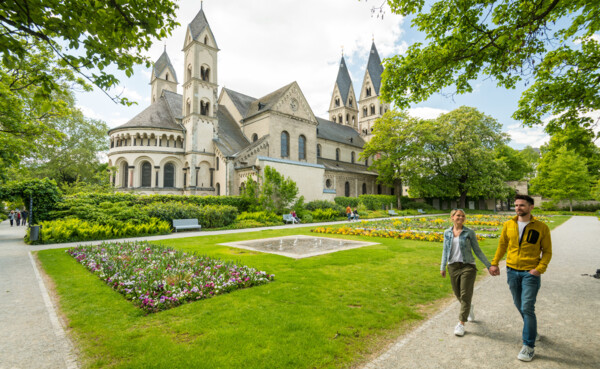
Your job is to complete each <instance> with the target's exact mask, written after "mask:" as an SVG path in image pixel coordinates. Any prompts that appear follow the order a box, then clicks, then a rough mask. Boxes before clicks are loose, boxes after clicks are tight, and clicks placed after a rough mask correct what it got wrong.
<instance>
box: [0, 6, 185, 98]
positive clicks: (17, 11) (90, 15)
mask: <svg viewBox="0 0 600 369" xmlns="http://www.w3.org/2000/svg"><path fill="white" fill-rule="evenodd" d="M177 8H178V5H177V3H176V2H175V1H174V0H152V1H114V0H99V1H80V0H20V1H15V0H7V1H2V2H0V30H1V32H0V52H1V53H2V59H1V60H2V65H3V66H4V67H5V68H7V69H13V66H14V65H15V64H19V63H21V62H22V61H23V60H27V59H30V60H31V59H32V54H31V49H30V47H29V46H30V45H31V44H32V43H41V44H43V45H45V47H46V48H48V49H49V50H51V52H52V53H53V55H54V56H55V57H56V59H57V60H58V66H59V67H60V68H66V69H68V70H70V71H72V72H73V73H74V74H75V75H77V76H78V78H77V82H78V83H79V84H82V85H83V84H85V83H86V82H89V83H92V84H94V85H96V86H98V87H99V88H100V89H101V90H103V91H107V90H108V89H110V88H112V87H114V86H115V85H116V84H118V82H119V81H118V79H117V77H115V76H114V75H113V74H111V73H109V72H108V71H107V69H108V67H110V66H114V67H116V68H118V69H119V70H122V71H124V72H125V74H126V75H127V76H131V75H132V74H133V67H134V66H135V65H137V64H140V63H143V62H145V63H146V65H147V66H149V65H150V61H149V60H148V59H147V57H145V56H144V54H143V53H144V52H145V51H146V50H148V49H149V48H150V46H151V45H152V43H153V42H155V41H156V40H157V39H158V40H160V39H163V38H165V37H166V36H167V35H169V34H170V33H171V31H172V30H173V28H174V27H175V26H177V25H178V23H177V22H176V21H175V16H176V15H175V10H176V9H177ZM31 72H33V75H34V76H35V77H36V78H39V79H42V80H44V81H45V82H44V84H42V85H41V86H40V87H41V88H42V89H43V90H42V91H41V92H44V93H45V95H46V96H49V95H51V94H52V92H53V91H55V90H57V89H58V90H60V89H61V81H60V80H55V79H54V78H53V77H54V76H53V73H52V72H51V71H48V70H47V69H46V68H43V67H40V68H37V69H32V71H31ZM113 99H114V100H116V101H120V102H124V103H128V101H127V100H126V99H122V98H120V97H118V96H116V97H113Z"/></svg>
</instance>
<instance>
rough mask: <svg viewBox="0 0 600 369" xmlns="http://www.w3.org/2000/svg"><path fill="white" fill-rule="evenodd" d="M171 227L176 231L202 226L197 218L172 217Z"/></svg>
mask: <svg viewBox="0 0 600 369" xmlns="http://www.w3.org/2000/svg"><path fill="white" fill-rule="evenodd" d="M173 228H175V232H177V231H178V230H180V229H201V228H202V226H201V225H200V224H198V219H173Z"/></svg>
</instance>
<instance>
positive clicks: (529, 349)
mask: <svg viewBox="0 0 600 369" xmlns="http://www.w3.org/2000/svg"><path fill="white" fill-rule="evenodd" d="M514 205H515V211H516V213H517V215H516V216H515V217H514V218H512V219H511V220H509V221H507V222H505V223H504V225H503V227H502V234H501V236H500V240H499V242H498V249H497V250H496V255H495V256H494V259H493V260H492V262H491V263H490V262H489V261H488V259H487V258H486V257H485V255H484V254H483V252H482V251H481V249H480V248H479V244H478V242H477V237H476V235H475V232H474V231H473V230H471V229H469V228H467V227H465V226H464V223H465V220H466V215H465V212H464V210H462V209H453V210H452V212H451V213H450V217H451V219H452V223H453V226H452V227H451V228H449V229H447V230H446V231H445V232H444V249H443V253H442V264H441V268H440V269H441V270H440V273H441V275H442V277H444V278H445V277H446V267H447V268H448V274H449V276H450V282H451V284H452V290H453V291H454V294H455V295H456V298H457V299H458V301H459V302H460V313H459V316H458V320H459V322H458V324H457V325H456V327H455V328H454V334H455V335H457V336H463V335H464V334H465V324H466V322H468V321H473V320H474V319H475V317H474V314H473V307H472V305H471V299H472V297H473V287H474V285H475V277H476V275H477V268H476V267H475V258H474V257H473V253H475V255H476V256H477V258H478V259H479V260H481V262H482V263H483V264H484V265H485V266H486V267H487V268H488V272H489V273H490V275H492V276H498V275H500V269H499V268H498V263H499V262H500V260H501V259H502V258H503V257H504V255H505V254H507V257H506V275H507V281H508V286H509V288H510V292H511V294H512V297H513V302H514V304H515V306H516V307H517V310H518V311H519V313H520V314H521V317H522V318H523V336H522V338H523V347H522V349H521V351H520V352H519V354H518V355H517V358H518V359H519V360H522V361H531V360H532V359H533V356H534V347H535V341H536V337H539V336H538V335H537V320H536V317H535V300H536V297H537V293H538V291H539V289H540V285H541V274H542V273H544V272H545V271H546V268H547V267H548V263H549V262H550V259H551V258H552V241H551V239H550V229H549V228H548V226H547V225H546V224H544V223H542V222H540V221H539V220H537V219H535V218H534V217H533V216H532V215H531V211H532V210H533V206H534V202H533V199H532V198H531V197H530V196H527V195H517V196H515V202H514Z"/></svg>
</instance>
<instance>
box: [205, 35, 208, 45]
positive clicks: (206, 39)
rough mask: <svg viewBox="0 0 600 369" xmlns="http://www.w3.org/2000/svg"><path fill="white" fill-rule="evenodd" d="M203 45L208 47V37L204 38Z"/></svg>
mask: <svg viewBox="0 0 600 369" xmlns="http://www.w3.org/2000/svg"><path fill="white" fill-rule="evenodd" d="M204 45H208V36H204Z"/></svg>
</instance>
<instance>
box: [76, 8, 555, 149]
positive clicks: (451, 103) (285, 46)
mask: <svg viewBox="0 0 600 369" xmlns="http://www.w3.org/2000/svg"><path fill="white" fill-rule="evenodd" d="M381 2H382V0H369V1H364V0H363V1H360V2H359V1H357V0H327V1H323V0H303V1H297V0H277V1H275V0H252V1H248V0H206V1H204V5H203V6H204V12H205V13H206V16H207V18H208V22H209V24H210V26H211V28H212V30H213V33H214V35H215V38H216V40H217V44H218V46H219V48H220V52H219V65H218V84H219V87H220V88H221V87H227V88H229V89H232V90H235V91H238V92H241V93H244V94H246V95H250V96H253V97H256V98H259V97H261V96H264V95H266V94H268V93H270V92H272V91H274V90H276V89H278V88H280V87H282V86H284V85H286V84H288V83H290V82H293V81H297V82H298V84H299V85H300V88H301V89H302V91H303V93H304V95H305V97H306V98H307V100H308V102H309V104H310V105H311V107H312V109H313V112H314V113H315V115H317V116H320V117H324V118H327V109H328V106H329V102H330V99H331V94H332V91H333V86H334V83H335V79H336V76H337V70H338V67H339V61H340V56H341V53H342V48H343V51H344V55H345V58H346V63H347V65H348V68H349V71H350V75H351V77H352V81H353V83H354V90H355V91H356V92H357V95H358V91H360V88H361V85H362V80H363V76H364V73H365V67H366V62H367V57H368V55H369V50H370V46H371V42H372V40H373V39H374V40H375V44H376V46H377V49H378V51H379V54H380V56H381V57H382V58H385V57H389V56H392V55H395V54H398V53H403V52H404V51H405V50H406V49H407V48H408V46H409V45H411V44H412V43H414V42H415V41H421V40H422V39H423V36H422V35H421V34H419V33H418V32H416V31H415V30H413V29H411V27H410V22H409V21H408V20H406V19H403V18H402V17H401V16H398V15H394V14H392V13H391V12H390V11H389V9H387V8H386V9H385V14H384V17H383V19H381V18H378V17H376V16H372V15H371V11H370V9H371V8H372V7H373V6H375V5H376V6H379V5H381ZM179 5H180V8H179V10H178V12H177V14H178V22H179V23H180V24H181V26H180V27H179V28H177V29H175V30H174V31H173V34H172V35H171V36H170V37H169V38H168V39H167V40H166V42H164V41H157V42H156V43H155V44H154V46H153V47H152V48H151V49H150V50H149V51H148V53H147V55H148V56H149V57H150V58H151V59H152V60H156V59H158V57H159V56H160V55H161V54H162V52H163V49H164V47H165V45H166V50H167V53H168V55H169V57H170V59H171V62H172V63H173V66H174V67H175V70H176V72H177V76H178V78H179V81H180V82H181V77H182V76H183V53H182V52H181V49H182V47H183V38H184V35H185V31H186V27H187V25H188V24H189V22H191V20H192V19H193V18H194V16H195V15H196V14H197V12H198V11H199V10H200V1H198V0H194V1H192V0H183V1H180V2H179ZM150 72H151V69H150V68H145V67H144V66H139V67H137V68H136V72H135V74H134V76H133V77H131V78H127V77H125V75H124V74H122V73H119V72H118V71H117V75H118V76H119V78H120V80H121V84H120V85H119V87H117V88H116V89H114V90H113V91H111V93H113V94H122V95H123V96H125V97H128V98H129V99H130V100H133V101H136V102H137V103H138V105H134V106H131V107H124V106H120V105H117V104H115V103H113V102H112V101H111V100H110V99H109V98H108V97H107V96H106V95H105V94H104V93H103V92H101V91H99V90H97V89H95V90H94V91H93V92H91V93H90V92H87V93H86V92H80V93H77V100H78V103H77V104H78V106H79V107H80V109H81V110H82V111H83V112H84V114H85V115H86V116H87V117H89V118H94V119H101V120H104V121H106V122H107V123H108V125H109V126H110V127H111V128H112V127H116V126H118V125H120V124H124V123H126V122H127V121H128V120H129V119H131V118H133V117H134V116H135V115H137V114H138V113H139V112H141V111H142V110H143V109H145V108H146V107H147V106H148V105H149V104H150V85H149V83H150ZM473 86H474V92H473V93H471V94H468V95H459V96H454V98H447V97H444V96H442V95H435V96H433V97H432V98H431V99H429V100H428V101H426V102H423V103H420V104H417V105H415V106H414V107H412V108H411V109H410V111H409V112H410V113H411V114H412V115H415V116H419V117H423V118H432V117H435V116H437V115H439V114H440V113H445V112H448V111H451V110H453V109H456V108H458V107H460V106H462V105H468V106H473V107H476V108H478V109H479V110H480V111H482V112H484V113H485V114H487V115H490V116H492V117H494V118H496V119H497V120H498V121H499V122H500V123H501V124H502V125H503V127H504V131H505V132H507V133H509V135H510V136H511V142H510V145H511V146H512V147H514V148H518V149H520V148H523V147H525V146H526V145H531V146H534V147H539V146H540V145H541V144H543V143H544V142H546V141H547V139H548V137H547V136H546V135H545V134H544V132H543V129H542V128H541V127H534V128H523V127H521V126H520V124H519V123H518V122H516V121H514V120H513V119H512V118H511V114H512V112H513V111H514V110H515V109H516V107H517V101H518V97H519V95H520V93H521V91H522V90H520V89H517V90H506V89H503V88H497V87H496V86H495V83H494V82H493V81H490V80H480V81H476V82H474V84H473ZM179 92H181V86H179Z"/></svg>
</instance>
